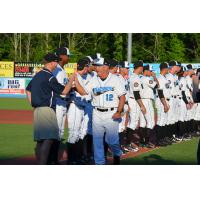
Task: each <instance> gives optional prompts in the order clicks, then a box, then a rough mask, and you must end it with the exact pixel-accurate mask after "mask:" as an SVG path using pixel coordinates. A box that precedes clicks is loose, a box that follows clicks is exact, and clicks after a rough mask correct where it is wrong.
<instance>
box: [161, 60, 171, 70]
mask: <svg viewBox="0 0 200 200" xmlns="http://www.w3.org/2000/svg"><path fill="white" fill-rule="evenodd" d="M159 67H160V70H162V69H168V68H169V65H168V63H167V62H162V63H160V66H159Z"/></svg>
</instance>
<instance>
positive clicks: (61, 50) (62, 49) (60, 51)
mask: <svg viewBox="0 0 200 200" xmlns="http://www.w3.org/2000/svg"><path fill="white" fill-rule="evenodd" d="M56 55H57V56H60V55H65V56H70V52H69V49H68V48H67V47H60V48H57V49H56Z"/></svg>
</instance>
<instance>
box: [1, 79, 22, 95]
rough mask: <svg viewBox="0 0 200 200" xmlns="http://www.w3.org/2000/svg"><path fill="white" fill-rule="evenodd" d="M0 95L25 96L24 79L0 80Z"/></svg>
mask: <svg viewBox="0 0 200 200" xmlns="http://www.w3.org/2000/svg"><path fill="white" fill-rule="evenodd" d="M0 94H5V95H6V94H9V95H15V94H18V95H24V94H25V79H17V78H1V79H0Z"/></svg>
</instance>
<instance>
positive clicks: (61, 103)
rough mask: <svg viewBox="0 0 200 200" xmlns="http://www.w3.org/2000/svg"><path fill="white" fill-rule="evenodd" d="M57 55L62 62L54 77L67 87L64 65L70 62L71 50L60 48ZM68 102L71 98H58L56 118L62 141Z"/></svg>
mask: <svg viewBox="0 0 200 200" xmlns="http://www.w3.org/2000/svg"><path fill="white" fill-rule="evenodd" d="M56 55H58V56H59V57H60V58H61V59H62V60H61V61H60V62H59V63H58V65H57V67H56V69H55V70H54V71H53V75H54V76H55V77H56V79H57V80H58V82H59V83H60V84H62V85H66V84H67V82H68V78H67V74H66V71H65V69H64V65H65V64H67V63H68V61H69V55H70V52H69V49H68V48H66V47H61V48H58V49H57V50H56ZM68 100H69V96H63V95H60V96H58V97H57V98H56V117H57V121H58V127H59V137H60V139H63V136H64V129H65V121H66V114H67V103H68Z"/></svg>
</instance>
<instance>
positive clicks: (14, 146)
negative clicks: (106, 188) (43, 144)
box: [0, 124, 199, 165]
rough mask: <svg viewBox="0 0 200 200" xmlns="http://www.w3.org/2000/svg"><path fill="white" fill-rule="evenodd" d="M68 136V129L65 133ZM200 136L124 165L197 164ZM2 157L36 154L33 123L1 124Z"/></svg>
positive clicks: (0, 153) (125, 162)
mask: <svg viewBox="0 0 200 200" xmlns="http://www.w3.org/2000/svg"><path fill="white" fill-rule="evenodd" d="M65 138H67V131H66V133H65ZM198 140H199V139H198V138H194V139H193V140H190V141H185V142H182V143H180V144H173V145H171V146H168V147H164V148H160V149H155V150H153V151H151V152H148V153H144V154H142V155H140V156H137V157H135V158H129V159H126V160H122V164H124V165H138V164H139V165H152V164H154V165H161V164H163V165H165V164H166V165H168V164H169V165H170V164H171V165H175V164H180V165H181V164H193V165H194V164H196V150H197V144H198ZM0 147H1V148H0V159H12V158H19V157H25V156H32V155H34V147H35V143H34V142H33V137H32V125H15V124H0Z"/></svg>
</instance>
